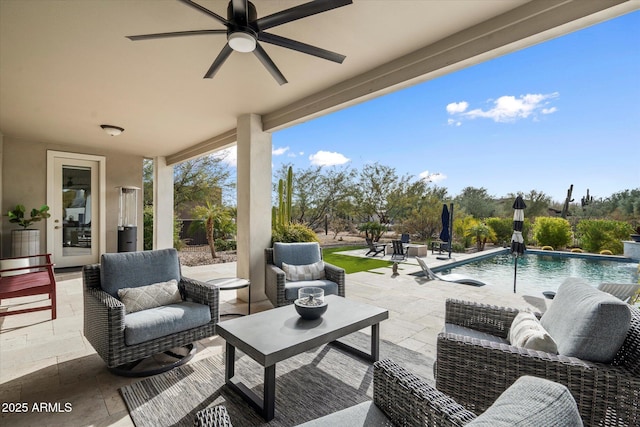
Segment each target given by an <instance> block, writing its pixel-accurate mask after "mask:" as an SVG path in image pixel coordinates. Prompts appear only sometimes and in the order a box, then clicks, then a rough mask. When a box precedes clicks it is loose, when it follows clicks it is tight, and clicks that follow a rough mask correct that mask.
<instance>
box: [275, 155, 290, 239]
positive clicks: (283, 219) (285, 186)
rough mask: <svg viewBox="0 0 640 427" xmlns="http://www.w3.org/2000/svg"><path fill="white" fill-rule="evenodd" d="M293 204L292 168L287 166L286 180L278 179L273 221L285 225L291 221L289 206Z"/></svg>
mask: <svg viewBox="0 0 640 427" xmlns="http://www.w3.org/2000/svg"><path fill="white" fill-rule="evenodd" d="M292 205H293V168H292V167H291V166H289V170H288V171H287V182H286V183H285V182H284V181H283V180H282V179H280V180H279V181H278V208H277V209H274V211H273V212H274V215H273V218H272V220H273V223H274V224H277V225H279V226H285V225H287V224H290V223H291V207H292Z"/></svg>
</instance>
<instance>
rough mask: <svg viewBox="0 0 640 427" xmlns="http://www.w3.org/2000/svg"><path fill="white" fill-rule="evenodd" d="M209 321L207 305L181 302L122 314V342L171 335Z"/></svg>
mask: <svg viewBox="0 0 640 427" xmlns="http://www.w3.org/2000/svg"><path fill="white" fill-rule="evenodd" d="M210 321H211V310H210V308H209V306H208V305H204V304H197V303H195V302H187V301H184V302H181V303H178V304H171V305H165V306H162V307H156V308H151V309H149V310H142V311H136V312H135V313H131V314H127V315H125V316H124V342H125V344H127V345H134V344H140V343H142V342H145V341H149V340H152V339H155V338H160V337H164V336H166V335H172V334H175V333H177V332H182V331H186V330H187V329H192V328H197V327H198V326H202V325H206V324H207V323H209V322H210Z"/></svg>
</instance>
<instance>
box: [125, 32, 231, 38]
mask: <svg viewBox="0 0 640 427" xmlns="http://www.w3.org/2000/svg"><path fill="white" fill-rule="evenodd" d="M203 34H227V30H193V31H174V32H172V33H156V34H140V35H137V36H125V37H126V38H128V39H129V40H133V41H138V40H150V39H163V38H169V37H182V36H200V35H203Z"/></svg>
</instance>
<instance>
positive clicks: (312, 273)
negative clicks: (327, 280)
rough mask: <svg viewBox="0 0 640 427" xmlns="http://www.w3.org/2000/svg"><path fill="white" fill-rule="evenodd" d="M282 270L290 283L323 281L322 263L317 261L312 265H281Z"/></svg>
mask: <svg viewBox="0 0 640 427" xmlns="http://www.w3.org/2000/svg"><path fill="white" fill-rule="evenodd" d="M282 270H284V274H285V275H286V277H287V280H289V281H290V282H298V281H301V280H320V279H324V277H325V275H324V261H318V262H316V263H313V264H306V265H290V264H287V263H285V262H283V263H282Z"/></svg>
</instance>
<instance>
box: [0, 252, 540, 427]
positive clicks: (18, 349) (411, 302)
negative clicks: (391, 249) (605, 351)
mask: <svg viewBox="0 0 640 427" xmlns="http://www.w3.org/2000/svg"><path fill="white" fill-rule="evenodd" d="M364 253H365V251H364V250H363V251H353V252H352V253H351V254H352V255H354V256H364ZM482 254H486V252H483V253H482ZM474 256H477V255H475V254H465V255H462V254H454V258H455V259H456V260H458V261H460V260H462V259H465V258H467V257H474ZM378 258H380V257H378ZM385 258H386V259H389V256H388V255H387V256H386V257H385ZM425 260H426V261H427V264H428V265H429V266H430V267H434V266H437V265H441V264H442V263H448V262H450V261H449V260H438V259H436V256H435V255H433V254H431V252H429V254H428V256H427V257H426V258H425ZM182 271H183V274H184V275H185V276H187V277H191V278H194V279H199V280H209V279H213V278H217V277H233V276H235V273H236V264H235V263H227V264H214V265H208V266H199V267H186V266H185V267H183V268H182ZM418 271H420V268H419V267H418V265H417V262H416V261H415V259H413V258H409V259H408V260H407V261H405V262H402V263H400V264H399V272H398V273H399V274H397V275H393V274H392V270H391V268H380V269H377V270H371V271H368V272H360V273H354V274H349V275H347V279H346V280H347V287H346V293H347V298H352V299H354V300H358V301H362V302H366V303H369V304H372V305H376V306H379V307H384V308H386V309H388V310H389V313H390V315H389V319H388V320H386V321H384V322H382V324H381V327H380V331H381V338H382V339H384V340H387V341H390V342H393V343H396V344H398V345H400V346H403V347H406V348H409V349H411V350H415V351H418V352H421V353H424V354H425V355H427V356H428V357H430V358H431V359H434V358H435V354H436V336H437V334H438V332H439V331H440V330H441V329H442V327H443V323H444V320H443V319H444V306H445V300H446V299H447V298H455V299H463V300H469V301H476V302H481V303H486V304H494V305H501V306H510V307H517V308H525V307H531V308H533V309H534V310H537V311H544V309H545V308H546V304H548V301H547V300H545V299H544V298H543V297H542V295H522V294H520V293H518V294H514V293H513V292H512V290H509V289H504V290H502V289H494V288H491V289H490V288H489V287H488V286H487V287H474V286H468V285H463V284H456V283H449V282H442V281H437V280H436V281H426V280H425V279H424V278H422V277H417V276H414V275H412V274H410V273H415V272H418ZM56 276H57V296H58V318H57V319H56V320H54V321H51V320H49V319H50V318H51V316H50V311H40V312H35V313H28V314H22V315H15V316H9V317H3V318H0V384H1V387H0V389H1V390H0V402H2V403H3V404H4V403H19V402H28V403H29V405H31V404H32V403H33V402H44V403H55V402H60V403H61V404H62V407H63V408H64V404H66V403H69V404H70V405H71V410H70V411H69V412H61V413H34V412H30V411H29V412H28V413H23V414H16V413H7V412H5V409H7V408H8V407H5V406H4V405H3V411H2V413H1V414H0V424H1V425H7V426H9V425H11V426H14V427H19V426H33V425H37V426H65V427H71V426H133V422H132V420H131V418H130V417H129V415H128V412H127V409H126V406H125V403H124V401H123V400H122V398H121V397H120V394H119V392H118V388H119V387H121V386H123V385H125V384H129V383H131V382H134V381H137V379H135V378H134V379H131V378H122V377H117V376H114V375H112V374H111V373H110V372H109V371H108V370H107V369H106V366H105V364H104V362H103V361H102V359H101V358H100V357H99V356H98V355H97V354H96V353H95V351H94V350H93V348H92V347H91V345H90V344H89V343H88V342H87V341H86V339H85V338H84V336H83V334H82V324H83V303H82V279H81V276H80V273H79V271H71V272H68V271H65V272H58V273H56ZM220 297H221V306H220V310H221V312H222V313H225V312H240V313H246V310H247V305H246V303H245V302H243V301H240V300H238V299H236V295H235V292H233V291H225V292H221V293H220ZM31 298H32V299H26V298H25V299H23V301H20V300H18V299H14V300H9V301H7V303H10V304H11V305H13V304H16V303H20V302H22V303H26V302H29V301H32V300H33V298H35V299H36V300H37V299H38V298H39V297H31ZM270 308H271V304H270V303H269V302H268V301H266V300H265V301H259V302H255V301H252V304H251V311H252V313H253V312H256V311H261V310H266V309H270ZM227 319H228V318H227ZM223 320H224V319H223ZM363 332H368V330H365V331H363ZM197 345H198V353H197V354H196V356H195V357H194V360H199V359H202V358H205V357H208V356H211V355H213V354H218V353H222V352H223V351H224V340H223V339H221V338H220V337H218V336H216V337H212V338H207V339H204V340H201V341H199V342H198V343H197ZM429 380H433V378H429Z"/></svg>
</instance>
